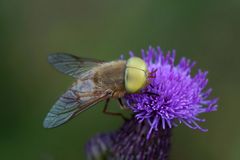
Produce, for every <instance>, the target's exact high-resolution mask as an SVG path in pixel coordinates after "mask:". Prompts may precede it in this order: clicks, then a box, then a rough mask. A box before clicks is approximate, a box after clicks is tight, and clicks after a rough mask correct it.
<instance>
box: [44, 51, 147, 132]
mask: <svg viewBox="0 0 240 160" xmlns="http://www.w3.org/2000/svg"><path fill="white" fill-rule="evenodd" d="M48 61H49V63H50V64H52V65H53V66H54V67H55V68H56V69H57V70H59V71H60V72H63V73H65V74H67V75H69V76H72V77H74V78H76V82H74V83H73V85H72V86H71V87H70V88H69V89H68V90H67V91H66V92H65V93H64V94H63V95H62V96H61V97H60V98H59V99H58V100H57V101H56V103H55V104H54V105H53V107H52V108H51V109H50V111H49V112H48V114H47V116H46V118H45V119H44V123H43V126H44V128H54V127H57V126H59V125H61V124H64V123H66V122H67V121H69V120H70V119H72V118H74V117H76V116H77V115H78V114H79V113H81V112H82V111H85V110H86V109H88V108H90V107H91V106H93V105H95V104H96V103H98V102H100V101H103V100H106V104H105V107H104V110H103V111H104V112H105V113H109V114H115V115H119V114H120V113H110V112H107V111H106V109H107V104H108V102H109V100H110V98H115V99H118V100H119V102H120V104H121V105H122V101H121V98H122V97H123V96H124V95H125V94H126V93H136V92H138V91H139V90H140V89H142V88H143V87H144V86H146V84H147V83H148V78H149V77H150V78H151V77H152V73H150V72H148V70H147V65H146V63H145V62H144V61H143V60H142V59H141V58H138V57H131V58H129V59H128V60H116V61H111V62H104V61H99V60H95V59H89V58H80V57H77V56H74V55H71V54H67V53H54V54H50V55H49V57H48Z"/></svg>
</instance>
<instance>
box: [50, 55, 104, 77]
mask: <svg viewBox="0 0 240 160" xmlns="http://www.w3.org/2000/svg"><path fill="white" fill-rule="evenodd" d="M48 62H49V63H50V64H52V65H53V66H54V67H55V68H56V69H57V70H59V71H60V72H63V73H65V74H67V75H70V76H72V77H74V78H80V77H81V75H82V74H84V73H86V72H87V71H89V70H91V69H92V68H93V67H96V66H98V65H100V64H102V63H104V62H103V61H100V60H95V59H90V58H80V57H77V56H74V55H71V54H68V53H53V54H50V55H49V56H48Z"/></svg>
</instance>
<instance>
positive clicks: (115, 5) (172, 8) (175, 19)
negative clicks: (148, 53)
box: [0, 0, 240, 160]
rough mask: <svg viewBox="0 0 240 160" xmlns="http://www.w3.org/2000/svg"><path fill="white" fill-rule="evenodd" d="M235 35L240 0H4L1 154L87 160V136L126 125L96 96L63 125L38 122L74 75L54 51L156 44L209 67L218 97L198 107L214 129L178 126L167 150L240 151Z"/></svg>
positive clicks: (210, 158)
mask: <svg viewBox="0 0 240 160" xmlns="http://www.w3.org/2000/svg"><path fill="white" fill-rule="evenodd" d="M239 36H240V1H239V0H228V1H226V0H225V1H223V0H201V1H193V0H188V1H179V0H138V1H131V0H128V1H126V0H125V1H113V0H108V1H107V0H103V1H99V0H90V1H81V0H68V1H63V0H52V1H48V0H41V1H36V0H21V1H18V0H1V1H0V42H1V48H0V55H1V63H0V65H1V67H0V68H1V111H0V113H1V115H0V124H1V125H0V128H1V129H0V159H1V160H15V159H21V160H22V159H23V160H66V159H71V160H84V159H85V158H84V144H85V142H86V141H87V140H88V139H89V138H90V137H91V136H93V135H94V134H95V133H97V132H105V131H112V130H115V129H117V128H118V127H119V126H121V123H122V121H121V119H119V118H115V117H111V116H106V115H104V114H102V112H101V110H102V108H103V103H100V104H98V105H97V106H96V107H94V108H93V109H91V110H88V111H86V112H84V113H82V114H81V115H80V116H78V118H76V119H74V120H72V121H71V122H69V123H68V124H66V125H63V126H61V127H59V128H55V129H52V130H48V129H44V128H43V127H42V122H43V119H44V117H45V115H46V113H47V112H48V111H49V109H50V107H51V106H52V104H53V103H54V102H55V100H56V99H57V97H58V96H60V95H61V94H62V93H63V92H64V91H65V89H67V88H68V87H69V86H70V85H71V83H72V82H73V79H72V78H70V77H68V76H65V75H63V74H60V73H58V72H57V71H55V70H54V69H53V68H52V67H51V66H50V65H49V64H48V62H47V56H48V54H49V53H52V52H57V51H64V52H69V53H74V54H76V55H79V56H82V57H94V58H97V59H102V60H107V61H109V60H114V59H118V58H119V56H120V54H123V53H127V52H128V51H129V50H132V51H134V52H135V53H140V49H141V48H145V49H147V48H148V47H149V45H151V46H153V47H155V46H157V45H159V46H161V48H162V49H163V50H165V51H166V50H171V49H176V50H177V58H180V57H182V56H186V57H188V58H191V59H193V60H195V61H197V62H198V63H197V67H200V68H202V69H204V70H209V76H208V78H209V86H211V87H212V88H213V89H214V92H213V95H212V96H213V97H219V98H220V101H219V110H218V111H217V112H214V113H210V114H206V115H201V117H205V118H206V119H207V122H206V123H203V124H201V126H203V127H205V128H208V129H209V132H207V133H201V132H199V131H195V130H191V129H189V128H187V127H185V126H181V127H178V128H176V129H174V131H173V139H172V141H173V143H172V151H171V158H170V159H171V160H186V159H187V160H192V159H194V160H202V159H206V160H226V159H228V160H239V159H240V127H239V112H240V107H239V104H238V101H239V100H240V96H239V95H240V94H239V89H240V85H239V82H240V74H239V60H240V54H239V43H240V38H239ZM111 104H112V105H111V106H110V107H111V108H112V109H113V110H114V108H116V107H115V106H116V103H115V102H113V103H111Z"/></svg>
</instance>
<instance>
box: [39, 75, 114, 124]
mask: <svg viewBox="0 0 240 160" xmlns="http://www.w3.org/2000/svg"><path fill="white" fill-rule="evenodd" d="M88 81H89V82H85V83H84V84H85V86H84V88H82V90H79V87H83V86H82V84H76V85H74V86H73V87H72V88H71V89H69V90H68V91H67V92H65V93H64V94H63V95H62V96H61V97H60V98H59V99H58V100H57V102H56V103H55V104H54V105H53V107H52V108H51V109H50V111H49V113H48V114H47V116H46V118H45V119H44V123H43V126H44V128H54V127H57V126H59V125H61V124H64V123H66V122H67V121H69V120H70V119H72V118H74V117H75V116H76V115H78V114H79V113H81V112H82V111H84V110H86V109H88V108H90V107H91V106H93V105H94V104H96V103H98V102H99V101H101V100H104V99H107V98H108V96H109V94H107V92H106V91H94V90H92V91H91V90H90V91H86V89H87V90H89V89H91V86H89V85H92V84H91V82H90V80H88ZM84 90H85V91H84Z"/></svg>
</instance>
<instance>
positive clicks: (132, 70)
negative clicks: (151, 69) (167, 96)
mask: <svg viewBox="0 0 240 160" xmlns="http://www.w3.org/2000/svg"><path fill="white" fill-rule="evenodd" d="M146 82H147V65H146V63H145V62H144V61H143V60H142V59H141V58H138V57H131V58H130V59H128V61H127V65H126V71H125V88H126V90H127V92H129V93H135V92H137V91H139V90H140V89H142V88H143V87H144V86H145V85H146Z"/></svg>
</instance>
